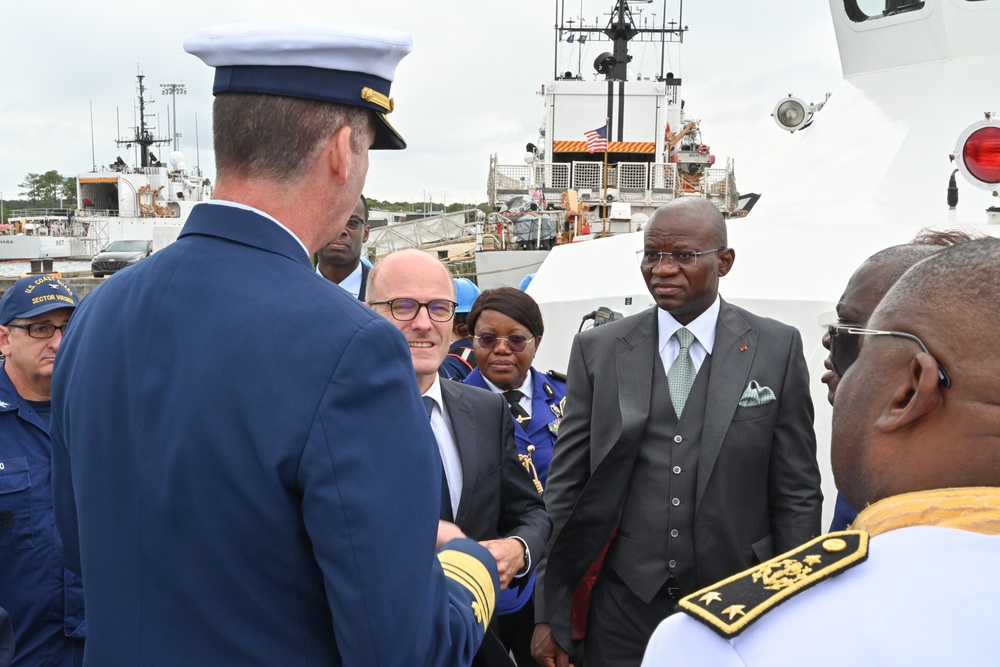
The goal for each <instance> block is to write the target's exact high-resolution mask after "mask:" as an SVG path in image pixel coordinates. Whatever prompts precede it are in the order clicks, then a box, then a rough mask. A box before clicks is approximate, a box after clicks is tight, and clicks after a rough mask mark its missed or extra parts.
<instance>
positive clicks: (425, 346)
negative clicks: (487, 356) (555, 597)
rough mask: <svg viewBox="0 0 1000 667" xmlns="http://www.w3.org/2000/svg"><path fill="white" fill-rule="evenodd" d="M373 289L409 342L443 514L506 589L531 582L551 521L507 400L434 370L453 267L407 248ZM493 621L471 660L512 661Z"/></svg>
mask: <svg viewBox="0 0 1000 667" xmlns="http://www.w3.org/2000/svg"><path fill="white" fill-rule="evenodd" d="M367 297H368V304H369V305H370V306H371V307H372V308H373V309H374V310H375V311H377V312H379V313H381V314H382V315H384V316H385V317H386V318H387V319H388V320H389V321H390V322H392V323H393V324H394V325H395V326H396V328H398V329H399V330H400V331H401V332H402V333H403V335H404V336H406V340H407V343H408V344H409V346H410V356H411V357H412V360H413V369H414V371H415V372H416V376H417V385H418V386H419V389H420V393H421V396H422V398H423V401H424V405H425V407H426V409H427V415H428V418H429V419H430V423H431V430H432V431H434V437H435V438H436V439H437V444H438V450H439V453H440V455H441V464H442V467H443V469H444V474H443V486H442V491H441V500H442V502H441V514H440V518H441V519H442V520H445V521H453V522H455V523H456V524H457V525H458V527H459V528H461V529H462V531H463V532H465V534H466V535H468V536H469V537H471V538H472V539H475V540H479V541H480V542H481V544H482V545H483V546H484V547H486V548H487V549H489V551H490V553H492V554H493V556H494V557H495V558H496V561H497V570H498V572H499V575H500V586H501V588H507V587H508V586H515V587H516V586H522V585H524V584H526V583H527V582H528V581H529V580H530V576H531V574H532V573H533V572H534V570H535V567H536V565H537V564H538V562H539V561H540V560H541V559H542V557H543V556H544V553H545V542H546V540H548V539H549V533H550V530H551V523H550V522H549V517H548V515H547V514H546V513H545V506H544V505H543V504H542V500H541V498H540V497H539V495H538V492H537V491H535V487H534V485H533V483H532V481H531V478H530V477H529V476H528V474H527V472H526V471H525V469H524V468H523V467H522V466H521V463H520V461H519V459H518V456H517V445H516V444H515V442H514V420H513V419H511V418H510V414H509V412H508V410H509V407H508V406H507V403H506V401H505V400H504V399H503V398H502V397H501V396H499V395H498V394H494V393H492V392H489V391H486V390H484V389H480V388H478V387H472V386H469V385H465V384H462V383H461V382H452V381H450V380H445V379H443V378H441V377H440V376H439V375H438V368H439V367H440V366H441V362H442V361H444V358H445V355H447V354H448V348H449V345H450V343H451V329H452V325H451V321H452V318H454V316H455V309H456V307H457V306H458V304H457V303H456V302H455V283H454V282H453V281H452V279H451V276H450V275H449V273H448V270H447V269H445V268H444V265H443V264H441V262H439V261H438V260H437V259H435V258H433V257H432V256H430V255H428V254H426V253H424V252H422V251H420V250H401V251H399V252H396V253H393V254H391V255H389V256H388V257H386V258H385V259H383V260H382V261H381V262H379V263H378V264H376V265H375V267H374V268H373V269H372V270H371V272H370V273H369V276H368V292H367ZM494 626H495V623H494V624H493V626H491V631H490V632H487V633H486V637H485V638H484V639H483V644H482V647H481V648H480V649H479V653H477V655H476V658H475V660H474V661H473V663H472V664H473V665H474V666H479V667H501V666H504V665H506V666H511V665H513V662H512V660H511V658H510V656H509V655H508V653H507V650H506V649H505V648H504V647H503V645H502V644H501V643H500V640H499V638H498V637H497V635H496V633H495V627H494Z"/></svg>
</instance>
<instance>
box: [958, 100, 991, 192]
mask: <svg viewBox="0 0 1000 667" xmlns="http://www.w3.org/2000/svg"><path fill="white" fill-rule="evenodd" d="M954 156H955V158H956V162H957V166H958V170H959V171H960V172H962V175H963V176H965V178H966V179H968V180H969V182H970V183H972V184H973V185H975V186H977V187H980V188H985V189H987V190H994V191H996V190H997V189H998V186H1000V123H998V122H997V121H996V120H995V119H994V118H993V115H992V114H989V115H987V117H986V120H981V121H978V122H976V123H973V124H972V125H970V126H969V127H967V128H965V130H963V131H962V133H961V135H959V137H958V144H957V145H956V146H955V154H954Z"/></svg>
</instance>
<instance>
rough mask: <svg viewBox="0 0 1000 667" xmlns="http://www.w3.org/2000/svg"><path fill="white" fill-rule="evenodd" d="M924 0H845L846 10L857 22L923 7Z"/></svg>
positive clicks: (850, 17) (848, 15)
mask: <svg viewBox="0 0 1000 667" xmlns="http://www.w3.org/2000/svg"><path fill="white" fill-rule="evenodd" d="M924 4H925V3H924V2H923V0H844V11H846V12H847V17H848V18H849V19H851V20H852V21H854V22H855V23H861V22H862V21H869V20H871V19H878V18H882V17H883V16H895V15H896V14H904V13H906V12H915V11H917V10H918V9H923V7H924Z"/></svg>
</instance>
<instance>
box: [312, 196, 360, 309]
mask: <svg viewBox="0 0 1000 667" xmlns="http://www.w3.org/2000/svg"><path fill="white" fill-rule="evenodd" d="M370 231H371V228H370V227H369V226H368V200H367V199H365V196H364V195H361V198H360V199H358V203H357V205H356V206H355V207H354V211H353V212H352V213H351V217H349V218H348V219H347V224H345V225H344V229H343V230H342V231H341V232H340V234H339V235H337V237H336V238H334V239H333V240H331V241H330V242H328V243H327V244H326V245H324V246H323V247H322V248H320V249H319V252H318V253H316V273H318V274H320V275H321V276H323V277H324V278H326V279H327V280H329V281H330V282H332V283H334V284H335V285H339V286H340V287H341V288H343V289H345V290H347V291H348V292H349V293H350V294H353V295H354V296H356V297H358V299H359V300H360V301H364V300H365V283H367V282H368V271H369V270H370V268H371V267H370V266H369V265H368V264H366V263H365V262H364V261H362V259H361V249H362V248H363V247H364V244H365V242H366V241H368V233H369V232H370Z"/></svg>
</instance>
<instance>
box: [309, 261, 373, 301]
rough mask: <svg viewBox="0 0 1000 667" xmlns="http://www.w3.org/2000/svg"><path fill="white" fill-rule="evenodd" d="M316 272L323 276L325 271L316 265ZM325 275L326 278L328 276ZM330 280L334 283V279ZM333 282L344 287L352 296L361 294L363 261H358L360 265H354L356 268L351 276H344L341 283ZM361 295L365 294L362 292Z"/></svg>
mask: <svg viewBox="0 0 1000 667" xmlns="http://www.w3.org/2000/svg"><path fill="white" fill-rule="evenodd" d="M316 273H318V274H319V275H321V276H323V273H322V272H321V271H320V270H319V266H317V267H316ZM323 277H324V278H326V276H323ZM330 282H332V283H333V281H332V280H331V281H330ZM333 284H334V285H337V286H338V287H341V288H343V289H344V291H346V292H347V293H348V294H350V295H351V296H358V295H359V294H361V262H358V265H357V266H356V267H354V270H353V271H351V274H350V275H349V276H347V277H346V278H344V279H343V280H342V281H340V282H339V283H333ZM361 296H364V294H361Z"/></svg>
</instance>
